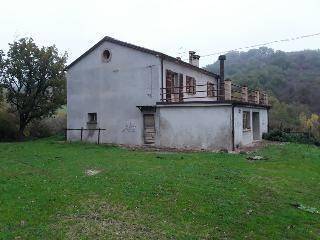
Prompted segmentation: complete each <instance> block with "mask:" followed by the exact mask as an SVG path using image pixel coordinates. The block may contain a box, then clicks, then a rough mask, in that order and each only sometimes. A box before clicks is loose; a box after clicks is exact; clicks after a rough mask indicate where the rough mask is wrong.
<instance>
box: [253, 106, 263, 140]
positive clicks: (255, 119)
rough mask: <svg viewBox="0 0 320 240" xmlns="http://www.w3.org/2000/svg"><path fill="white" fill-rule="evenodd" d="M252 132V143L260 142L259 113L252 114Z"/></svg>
mask: <svg viewBox="0 0 320 240" xmlns="http://www.w3.org/2000/svg"><path fill="white" fill-rule="evenodd" d="M252 131H253V140H254V141H257V140H261V137H260V117H259V112H252Z"/></svg>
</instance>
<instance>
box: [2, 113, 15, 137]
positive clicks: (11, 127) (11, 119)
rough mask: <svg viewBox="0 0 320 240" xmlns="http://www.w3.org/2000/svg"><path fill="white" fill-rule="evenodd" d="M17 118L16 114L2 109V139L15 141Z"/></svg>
mask: <svg viewBox="0 0 320 240" xmlns="http://www.w3.org/2000/svg"><path fill="white" fill-rule="evenodd" d="M17 132H18V127H17V119H16V116H15V115H14V114H11V113H8V112H6V111H0V141H13V140H15V139H17Z"/></svg>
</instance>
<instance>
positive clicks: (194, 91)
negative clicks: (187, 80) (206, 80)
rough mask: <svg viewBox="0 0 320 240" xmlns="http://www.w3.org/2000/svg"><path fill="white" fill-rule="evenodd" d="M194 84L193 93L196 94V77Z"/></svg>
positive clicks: (193, 80)
mask: <svg viewBox="0 0 320 240" xmlns="http://www.w3.org/2000/svg"><path fill="white" fill-rule="evenodd" d="M192 85H193V92H192V93H193V94H196V92H197V91H196V85H197V84H196V79H195V78H193V79H192Z"/></svg>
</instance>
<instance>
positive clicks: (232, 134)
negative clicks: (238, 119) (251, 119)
mask: <svg viewBox="0 0 320 240" xmlns="http://www.w3.org/2000/svg"><path fill="white" fill-rule="evenodd" d="M231 119H232V120H231V122H232V133H231V136H232V151H234V150H235V147H234V105H233V104H232V113H231Z"/></svg>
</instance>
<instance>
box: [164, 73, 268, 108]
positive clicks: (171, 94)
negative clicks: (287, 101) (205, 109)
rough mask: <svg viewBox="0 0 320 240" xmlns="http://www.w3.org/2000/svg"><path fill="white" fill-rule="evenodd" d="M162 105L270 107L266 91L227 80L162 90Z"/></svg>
mask: <svg viewBox="0 0 320 240" xmlns="http://www.w3.org/2000/svg"><path fill="white" fill-rule="evenodd" d="M160 95H161V102H162V103H168V104H169V103H183V102H196V101H199V102H200V101H206V102H213V103H214V102H219V103H221V102H236V103H247V104H253V105H261V106H269V102H268V95H267V93H266V92H264V91H260V90H254V89H249V88H248V87H247V86H240V85H237V84H234V83H232V82H231V80H229V79H226V80H225V81H224V82H223V83H221V84H220V87H219V86H218V85H217V84H213V83H207V84H197V85H193V86H190V85H189V86H172V87H166V88H161V93H160Z"/></svg>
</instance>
